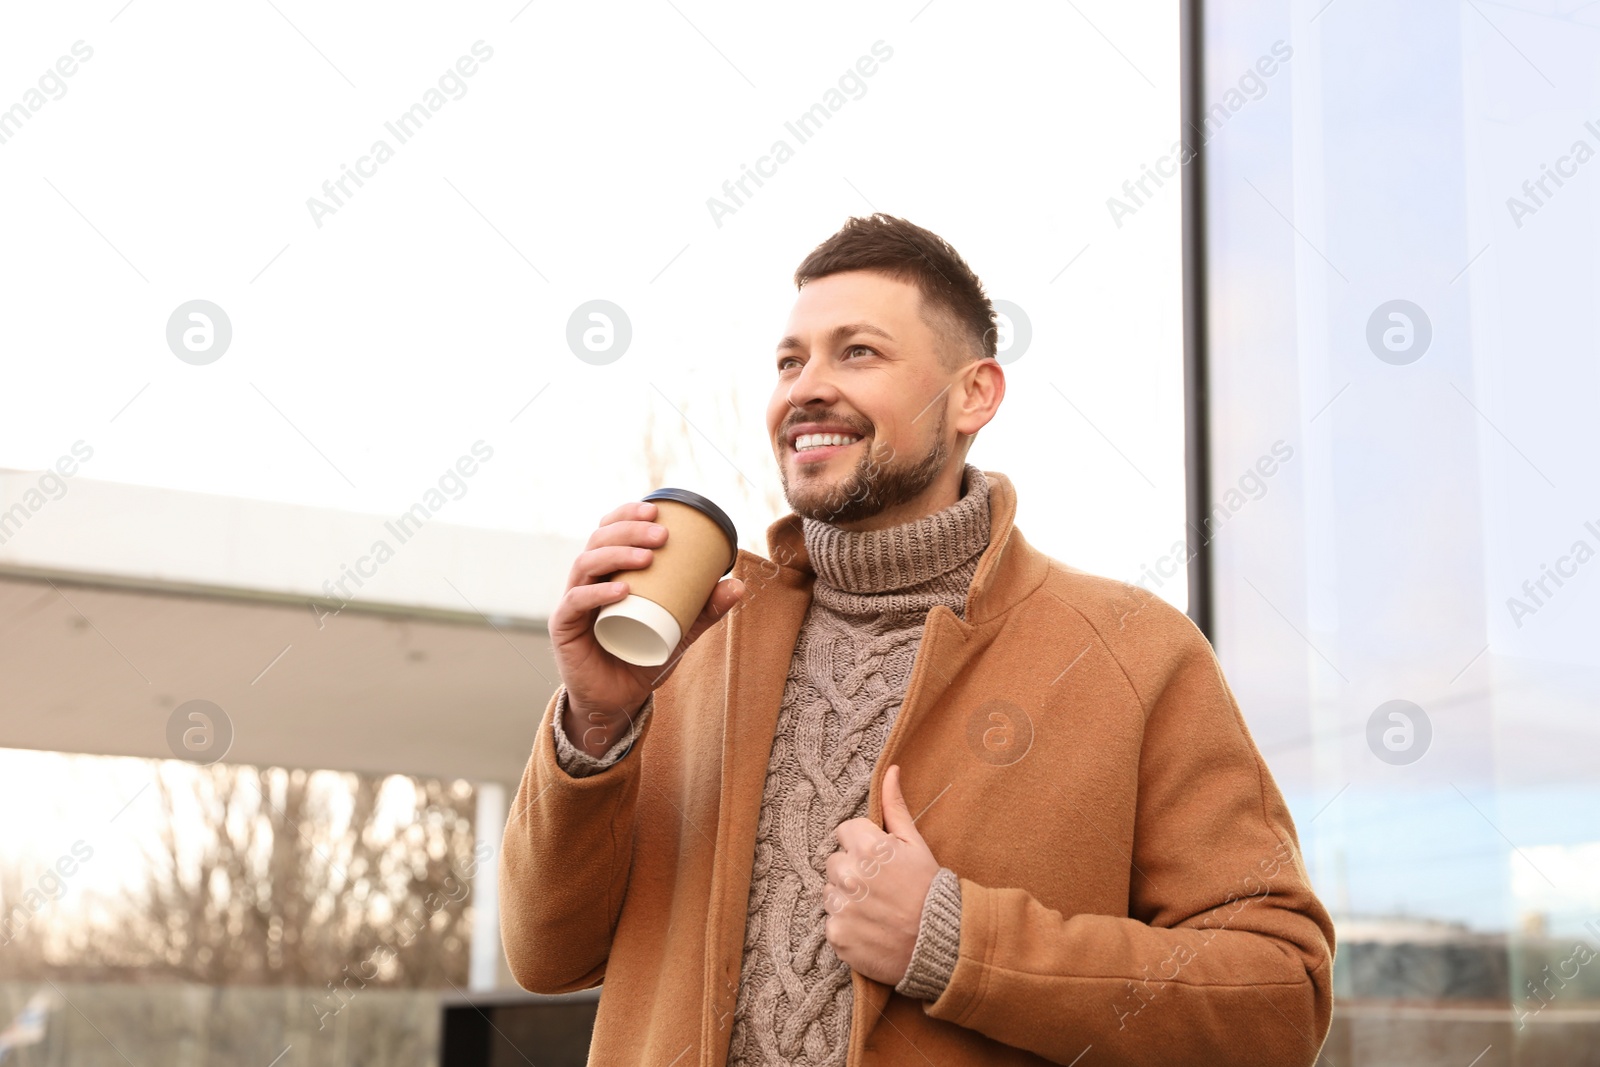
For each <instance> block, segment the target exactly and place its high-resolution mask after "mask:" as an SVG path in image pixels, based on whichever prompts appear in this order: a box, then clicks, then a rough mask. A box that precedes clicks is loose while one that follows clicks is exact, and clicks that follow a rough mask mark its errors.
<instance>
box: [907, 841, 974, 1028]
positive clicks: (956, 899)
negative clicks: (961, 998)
mask: <svg viewBox="0 0 1600 1067" xmlns="http://www.w3.org/2000/svg"><path fill="white" fill-rule="evenodd" d="M960 952H961V879H960V878H959V877H957V875H956V872H954V871H952V870H951V869H950V868H949V867H940V868H939V873H938V874H936V875H934V876H933V884H932V885H930V886H929V887H928V896H927V898H926V899H925V900H923V902H922V920H921V923H920V925H919V926H918V927H917V943H916V944H915V945H913V946H912V948H911V964H910V965H909V966H908V967H907V968H906V974H905V977H904V978H902V979H900V983H899V984H898V985H896V986H895V987H894V988H895V991H896V992H898V993H903V994H905V995H906V996H908V997H918V998H920V999H922V1000H937V999H939V994H941V993H943V992H944V988H945V986H946V985H948V984H949V983H950V975H951V973H952V972H953V971H954V970H955V969H956V960H957V959H958V957H959V956H960Z"/></svg>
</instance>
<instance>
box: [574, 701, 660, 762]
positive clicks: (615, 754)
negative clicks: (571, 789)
mask: <svg viewBox="0 0 1600 1067" xmlns="http://www.w3.org/2000/svg"><path fill="white" fill-rule="evenodd" d="M655 699H656V695H655V694H654V693H651V694H650V695H649V696H648V697H646V698H645V701H644V703H643V704H642V705H640V707H639V713H638V714H637V715H635V716H634V717H633V722H632V723H631V724H629V726H628V730H627V732H626V733H624V734H623V735H622V736H621V737H619V738H617V740H616V743H615V744H613V745H612V746H611V747H610V748H608V749H606V750H605V752H604V753H602V754H601V755H599V756H591V755H589V753H587V752H585V751H584V750H583V749H581V748H579V747H578V746H577V745H575V744H573V743H572V740H571V738H569V737H567V731H566V728H565V727H563V726H562V725H561V723H562V720H563V719H565V718H566V715H567V688H566V686H562V687H561V692H560V693H559V694H557V696H556V707H555V714H554V715H553V716H552V720H553V726H552V729H554V731H555V738H556V764H557V765H558V766H559V767H560V768H561V769H562V770H564V771H566V772H567V773H568V774H569V775H571V776H572V777H574V778H587V777H589V776H590V775H591V774H599V773H600V772H601V771H603V770H605V769H606V768H607V767H610V766H611V765H612V764H613V763H616V762H617V761H618V760H620V759H621V758H622V757H623V756H626V755H627V754H628V750H629V749H631V748H632V747H633V743H634V742H635V741H636V740H638V738H639V733H640V731H641V730H643V729H644V720H645V717H646V716H647V715H649V714H650V709H651V708H652V707H654V706H655Z"/></svg>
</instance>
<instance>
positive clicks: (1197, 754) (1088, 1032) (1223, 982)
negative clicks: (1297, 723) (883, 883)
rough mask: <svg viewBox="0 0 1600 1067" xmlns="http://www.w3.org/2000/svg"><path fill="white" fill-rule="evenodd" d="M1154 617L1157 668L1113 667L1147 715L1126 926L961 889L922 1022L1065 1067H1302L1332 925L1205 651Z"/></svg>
mask: <svg viewBox="0 0 1600 1067" xmlns="http://www.w3.org/2000/svg"><path fill="white" fill-rule="evenodd" d="M1157 610H1158V612H1159V611H1160V610H1161V609H1157ZM1168 610H1170V612H1171V614H1172V615H1173V616H1176V619H1168V620H1166V621H1165V622H1161V621H1159V620H1155V619H1148V620H1147V621H1149V622H1150V623H1151V625H1152V626H1157V627H1158V630H1159V633H1158V634H1157V637H1158V638H1159V640H1158V642H1157V646H1156V647H1158V648H1162V649H1165V652H1163V654H1162V655H1161V656H1159V657H1155V658H1159V659H1160V660H1161V663H1160V665H1159V666H1153V667H1149V668H1146V669H1140V668H1139V667H1138V665H1137V664H1135V665H1134V667H1133V669H1129V667H1128V666H1127V664H1126V663H1125V664H1124V670H1125V672H1126V673H1128V676H1129V680H1130V682H1131V683H1132V684H1133V686H1134V689H1135V691H1136V692H1137V693H1138V695H1139V697H1140V704H1141V707H1142V710H1143V712H1144V715H1145V723H1144V735H1143V739H1142V745H1141V749H1140V755H1139V785H1138V806H1137V813H1136V816H1135V819H1134V842H1133V855H1132V856H1131V870H1130V872H1129V877H1130V879H1131V881H1130V887H1131V888H1130V893H1129V907H1128V915H1127V916H1115V915H1092V914H1074V915H1062V914H1061V913H1060V912H1058V911H1055V910H1053V909H1051V908H1048V907H1046V906H1045V905H1043V904H1041V903H1040V902H1039V901H1038V900H1037V899H1036V898H1034V897H1033V896H1032V895H1031V894H1030V893H1028V892H1026V891H1025V890H1022V889H1018V888H1005V887H995V886H984V885H979V884H977V883H976V882H973V881H971V880H969V879H966V878H962V879H961V901H962V903H961V943H960V951H959V956H958V959H957V963H956V967H955V970H954V972H953V973H952V974H951V976H950V981H949V984H948V985H947V986H946V987H945V990H944V992H943V993H942V994H941V995H940V996H939V997H938V999H937V1000H934V1001H931V1002H928V1003H926V1004H925V1005H924V1011H925V1012H926V1013H927V1014H928V1015H930V1016H932V1017H934V1018H938V1019H945V1020H948V1021H950V1022H953V1023H956V1024H958V1025H961V1026H965V1027H968V1028H971V1029H974V1030H977V1031H979V1032H981V1033H983V1034H985V1035H987V1036H989V1037H992V1038H994V1039H995V1040H997V1041H1000V1042H1003V1043H1005V1044H1008V1045H1013V1046H1016V1047H1019V1048H1024V1049H1028V1050H1030V1051H1032V1052H1035V1053H1037V1054H1039V1055H1040V1056H1043V1057H1044V1058H1046V1059H1048V1060H1051V1061H1053V1062H1056V1063H1063V1064H1066V1063H1071V1062H1072V1061H1073V1060H1074V1059H1075V1058H1076V1057H1077V1056H1079V1055H1080V1054H1081V1053H1082V1052H1083V1051H1084V1050H1085V1048H1086V1047H1089V1046H1092V1047H1093V1049H1094V1057H1093V1062H1095V1063H1100V1064H1128V1065H1133V1064H1147V1063H1162V1064H1169V1065H1173V1067H1177V1065H1195V1067H1200V1065H1207V1067H1217V1065H1257V1064H1259V1065H1262V1067H1269V1065H1270V1067H1294V1065H1310V1064H1313V1063H1315V1062H1316V1060H1317V1057H1318V1053H1319V1050H1320V1049H1321V1047H1322V1043H1323V1040H1324V1039H1325V1038H1326V1037H1327V1033H1328V1028H1329V1023H1330V1019H1331V1014H1332V1008H1333V988H1332V964H1333V947H1334V931H1333V924H1332V921H1331V919H1330V918H1329V916H1328V913H1327V911H1326V909H1325V908H1324V907H1323V905H1322V904H1321V902H1320V901H1319V900H1318V899H1317V897H1316V895H1315V894H1314V893H1313V891H1312V888H1311V884H1310V879H1309V877H1308V875H1307V873H1306V869H1305V865H1304V863H1303V862H1302V860H1301V857H1300V850H1299V841H1298V838H1297V837H1296V834H1295V829H1294V824H1293V822H1292V820H1291V819H1290V816H1289V811H1288V808H1287V806H1286V805H1285V804H1284V802H1283V797H1282V795H1281V794H1280V793H1279V791H1278V788H1277V786H1276V784H1275V783H1274V782H1273V780H1272V777H1271V774H1270V773H1269V771H1268V770H1267V767H1266V765H1265V764H1264V763H1263V761H1262V759H1261V756H1260V754H1259V752H1258V751H1257V749H1256V747H1255V744H1254V742H1253V741H1252V740H1251V738H1250V734H1249V731H1248V729H1247V728H1246V726H1245V723H1244V719H1243V717H1242V716H1241V715H1240V713H1239V708H1238V705H1237V703H1236V702H1235V700H1234V698H1233V694H1232V692H1231V691H1230V690H1229V688H1228V685H1227V683H1226V681H1225V680H1224V679H1223V677H1222V672H1221V668H1220V666H1219V664H1218V663H1217V660H1216V657H1215V655H1214V654H1213V653H1212V651H1211V646H1210V644H1209V643H1207V642H1206V640H1205V638H1204V637H1203V636H1202V635H1201V634H1200V632H1199V631H1198V630H1197V629H1195V628H1194V627H1193V625H1192V624H1191V623H1189V621H1188V619H1187V618H1184V617H1183V616H1182V615H1181V613H1179V612H1177V610H1176V609H1175V608H1174V609H1168ZM1113 654H1116V652H1115V650H1113ZM1137 658H1138V657H1137V656H1128V657H1127V659H1128V660H1129V661H1133V660H1135V659H1137ZM1145 658H1146V660H1147V661H1148V660H1150V659H1151V658H1152V657H1148V656H1147V657H1145ZM1122 661H1123V657H1122V656H1119V662H1122ZM1090 817H1092V816H1090Z"/></svg>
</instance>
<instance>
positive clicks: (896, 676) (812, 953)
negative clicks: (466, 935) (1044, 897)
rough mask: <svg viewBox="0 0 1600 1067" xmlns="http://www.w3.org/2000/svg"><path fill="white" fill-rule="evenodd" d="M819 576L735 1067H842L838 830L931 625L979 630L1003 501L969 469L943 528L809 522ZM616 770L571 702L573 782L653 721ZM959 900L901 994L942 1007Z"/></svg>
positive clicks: (781, 743) (928, 935) (846, 1014)
mask: <svg viewBox="0 0 1600 1067" xmlns="http://www.w3.org/2000/svg"><path fill="white" fill-rule="evenodd" d="M804 532H805V541H806V549H807V552H808V553H809V555H810V558H811V564H812V567H813V568H814V570H815V571H816V576H817V577H816V582H815V584H814V586H813V589H812V602H811V607H810V609H809V610H808V612H807V614H806V618H805V621H804V624H803V625H802V626H801V629H800V635H799V638H798V640H797V641H796V644H795V651H794V656H793V658H792V660H791V661H790V667H789V677H788V681H787V682H786V684H785V686H784V692H783V705H782V708H781V709H780V711H779V717H778V725H777V733H776V736H775V737H774V739H773V746H772V755H771V758H770V760H769V762H768V766H767V777H766V786H765V788H764V790H763V794H762V801H761V813H760V822H759V828H758V831H757V838H756V854H755V865H754V869H753V871H752V875H751V884H750V900H749V908H748V913H747V918H746V927H745V939H744V951H743V963H742V966H741V970H740V981H739V989H738V994H737V1000H736V1004H735V1009H734V1023H733V1033H732V1036H731V1042H730V1046H729V1053H728V1064H729V1067H757V1065H763V1067H764V1065H768V1064H773V1065H775V1064H795V1065H806V1067H820V1065H823V1064H832V1065H837V1064H843V1063H844V1061H845V1053H846V1050H847V1048H848V1038H849V1027H850V1017H851V1008H852V989H851V984H850V968H849V966H848V965H846V964H845V963H844V962H843V961H842V960H840V959H839V957H838V956H837V955H836V954H835V953H834V951H833V947H832V946H831V945H829V944H828V942H827V938H826V936H825V935H824V933H823V929H824V926H823V920H824V919H825V918H826V913H825V912H824V910H823V906H822V899H823V897H822V890H823V886H824V885H825V883H826V880H827V874H826V861H827V858H828V856H829V855H830V854H832V853H833V852H834V851H835V850H836V849H837V847H838V845H837V841H836V839H835V837H834V829H835V828H836V827H837V826H838V825H839V824H840V823H842V822H845V821H847V820H849V819H852V818H857V817H861V816H865V815H866V813H867V788H868V783H869V781H870V778H871V774H872V769H873V766H874V765H875V763H876V761H877V758H878V754H879V752H880V751H881V750H882V748H883V744H884V740H885V739H886V738H887V737H888V734H889V730H890V728H891V727H892V726H893V725H894V720H895V716H896V714H897V713H898V712H899V710H900V704H901V701H902V699H903V697H904V695H905V691H906V685H907V683H908V681H909V680H910V676H911V669H912V666H913V664H914V662H915V659H916V653H917V648H918V646H919V644H920V642H921V639H922V631H923V624H924V622H925V621H926V619H927V615H928V612H929V611H930V610H931V609H932V608H933V606H934V605H935V604H945V605H947V606H948V607H949V608H950V609H951V610H952V611H953V612H955V613H956V615H957V616H960V617H962V618H964V617H965V608H966V596H967V588H968V586H969V585H970V584H971V581H972V576H973V574H974V572H975V571H976V570H977V565H978V558H979V556H980V555H982V553H983V550H984V549H985V548H986V547H987V546H988V543H989V485H988V481H987V479H985V478H984V476H983V472H982V471H981V470H979V469H978V468H977V467H975V466H973V465H971V464H967V465H966V466H965V468H964V477H963V480H962V496H961V498H960V499H959V500H958V501H957V502H956V503H954V504H952V505H950V506H949V507H947V508H944V509H943V510H941V511H939V512H936V513H934V514H932V515H927V516H924V517H923V518H920V519H916V520H914V521H911V522H907V523H902V524H900V525H898V526H893V527H889V528H887V529H882V530H870V531H862V532H855V531H849V530H843V529H840V528H839V527H837V526H834V525H832V524H829V523H825V522H821V521H818V520H815V519H805V520H804ZM653 703H654V699H653V697H652V698H651V699H648V700H646V701H645V704H644V706H643V707H641V709H640V711H639V714H638V715H637V716H635V718H634V721H633V723H632V726H631V728H630V729H629V730H628V731H627V733H625V734H624V735H623V736H622V737H621V738H619V739H618V740H617V742H616V743H615V744H614V745H613V746H612V747H611V748H610V749H608V750H607V751H606V752H605V753H604V754H603V755H602V756H600V757H598V758H596V757H592V756H590V755H588V754H587V753H585V752H583V751H582V750H581V749H579V748H577V747H576V746H575V745H573V744H572V743H571V741H570V740H569V739H568V738H567V736H566V734H565V732H564V730H563V727H562V719H563V718H564V716H565V713H566V707H565V694H564V692H563V693H562V694H560V695H559V696H558V706H557V708H556V713H555V715H554V716H553V720H554V726H553V729H554V732H555V744H556V758H557V762H558V763H559V764H560V765H561V767H562V769H563V770H565V771H566V772H567V773H568V774H571V775H573V776H574V777H583V776H586V775H589V774H598V773H600V772H602V771H604V770H605V769H606V768H608V767H610V766H612V765H613V764H615V763H616V762H617V761H618V760H620V759H622V758H623V757H624V756H626V755H627V754H628V751H629V750H630V749H631V748H632V747H633V742H634V740H635V739H636V738H637V737H638V736H639V733H640V731H641V730H642V728H643V726H644V723H645V721H646V719H647V718H648V716H649V714H650V711H651V708H652V705H653ZM960 919H961V885H960V881H959V879H958V877H957V876H956V874H955V872H954V871H952V870H951V869H949V868H947V867H941V868H940V869H939V872H938V874H937V875H936V876H935V877H934V880H933V884H932V885H931V886H930V887H929V890H928V895H927V898H926V899H925V900H924V903H923V910H922V919H921V925H920V928H919V930H918V934H917V940H916V944H915V947H914V948H913V950H912V956H911V963H910V966H909V967H908V968H907V970H906V974H905V976H904V977H903V978H902V979H901V981H900V983H899V984H898V985H897V986H896V987H895V988H896V989H897V990H898V991H899V992H900V993H903V994H905V995H908V996H915V997H919V998H922V999H924V1000H934V999H936V998H937V997H938V996H939V994H940V993H942V992H943V991H944V988H945V985H946V983H947V982H948V980H949V978H950V973H951V972H952V971H953V970H954V968H955V965H956V959H957V951H958V949H959V946H960Z"/></svg>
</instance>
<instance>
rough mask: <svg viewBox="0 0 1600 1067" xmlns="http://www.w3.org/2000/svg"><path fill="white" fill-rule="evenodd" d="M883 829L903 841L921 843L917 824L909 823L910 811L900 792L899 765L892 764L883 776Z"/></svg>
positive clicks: (903, 795)
mask: <svg viewBox="0 0 1600 1067" xmlns="http://www.w3.org/2000/svg"><path fill="white" fill-rule="evenodd" d="M883 828H884V829H885V830H887V831H888V832H889V833H891V834H893V835H894V836H896V837H898V838H900V839H902V840H905V841H921V840H922V835H921V834H919V833H917V824H916V823H914V822H912V821H911V809H910V808H909V807H907V806H906V798H905V794H904V793H902V792H900V765H899V764H898V763H897V764H894V765H893V766H891V767H890V768H889V770H888V772H887V773H886V774H884V776H883Z"/></svg>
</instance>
